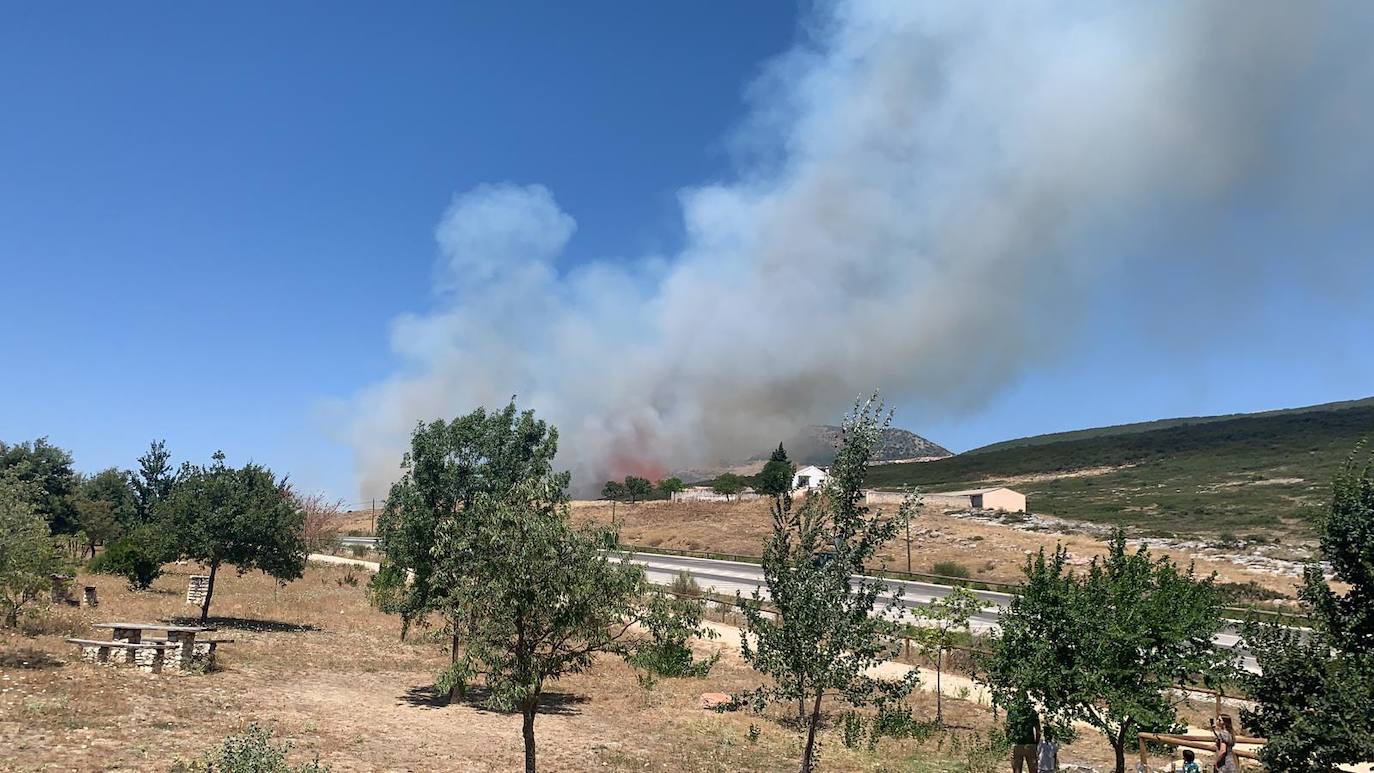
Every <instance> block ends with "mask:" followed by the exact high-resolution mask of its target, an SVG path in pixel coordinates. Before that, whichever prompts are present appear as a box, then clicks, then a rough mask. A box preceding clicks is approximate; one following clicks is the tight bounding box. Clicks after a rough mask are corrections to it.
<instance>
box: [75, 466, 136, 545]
mask: <svg viewBox="0 0 1374 773" xmlns="http://www.w3.org/2000/svg"><path fill="white" fill-rule="evenodd" d="M78 495H79V496H80V497H81V498H83V499H86V500H89V501H92V502H104V503H106V504H108V505H109V508H110V514H111V515H113V516H114V518H115V520H116V521H117V522H118V523H119V524H120V525H121V526H123V527H125V528H131V527H133V526H135V525H137V524H138V523H139V519H138V498H137V495H136V494H135V492H134V485H133V475H132V474H131V473H128V472H125V471H124V470H120V469H118V468H115V467H110V468H108V469H105V470H101V471H100V472H98V473H96V474H95V475H92V476H91V477H89V478H85V479H83V480H82V481H81V485H80V488H79V491H78ZM79 508H80V505H78V509H79ZM82 528H83V529H85V527H84V526H83V527H82ZM85 530H86V531H88V532H89V531H90V530H89V529H85Z"/></svg>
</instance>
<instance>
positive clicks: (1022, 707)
mask: <svg viewBox="0 0 1374 773" xmlns="http://www.w3.org/2000/svg"><path fill="white" fill-rule="evenodd" d="M1006 729H1007V740H1008V741H1010V742H1011V769H1012V773H1022V770H1023V768H1024V770H1025V771H1026V772H1027V773H1039V771H1038V770H1037V767H1038V766H1037V760H1036V747H1037V746H1038V745H1039V743H1040V717H1039V715H1037V714H1036V713H1035V706H1033V705H1031V701H1030V696H1028V695H1026V694H1025V693H1022V694H1020V695H1019V696H1017V697H1016V698H1014V699H1012V701H1011V703H1010V704H1008V706H1007V724H1006Z"/></svg>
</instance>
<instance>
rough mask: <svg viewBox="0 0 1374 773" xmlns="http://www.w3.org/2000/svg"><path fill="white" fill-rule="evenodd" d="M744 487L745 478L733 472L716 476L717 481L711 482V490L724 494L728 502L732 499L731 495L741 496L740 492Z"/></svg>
mask: <svg viewBox="0 0 1374 773" xmlns="http://www.w3.org/2000/svg"><path fill="white" fill-rule="evenodd" d="M744 489H745V485H744V478H741V477H740V476H738V475H736V474H735V473H733V472H723V473H721V474H720V476H719V477H717V478H716V480H715V482H714V483H712V484H711V490H712V491H714V492H716V493H717V494H723V495H724V496H725V501H727V502H728V501H730V497H733V496H739V494H740V492H742V491H744Z"/></svg>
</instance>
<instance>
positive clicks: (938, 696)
mask: <svg viewBox="0 0 1374 773" xmlns="http://www.w3.org/2000/svg"><path fill="white" fill-rule="evenodd" d="M944 654H945V651H944V650H943V649H940V648H937V649H936V650H935V724H937V725H943V724H944V723H945V714H944V706H943V700H942V699H943V698H944V695H943V693H941V692H940V666H941V664H942V662H943V661H944Z"/></svg>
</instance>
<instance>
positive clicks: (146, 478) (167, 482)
mask: <svg viewBox="0 0 1374 773" xmlns="http://www.w3.org/2000/svg"><path fill="white" fill-rule="evenodd" d="M171 459H172V454H171V452H169V451H168V450H167V443H166V441H163V440H154V441H153V442H152V443H151V444H149V446H148V451H147V453H145V454H143V456H140V457H138V471H137V472H135V473H134V474H133V475H132V476H131V477H130V483H131V485H132V486H133V492H134V512H135V514H136V518H137V521H138V523H140V524H148V523H152V522H153V521H154V520H156V519H157V517H158V512H157V509H158V506H159V505H160V504H161V503H162V502H163V501H165V500H166V499H167V498H168V497H170V496H171V495H172V489H173V488H174V487H175V486H176V483H177V471H176V469H175V468H173V467H172V461H171Z"/></svg>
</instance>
